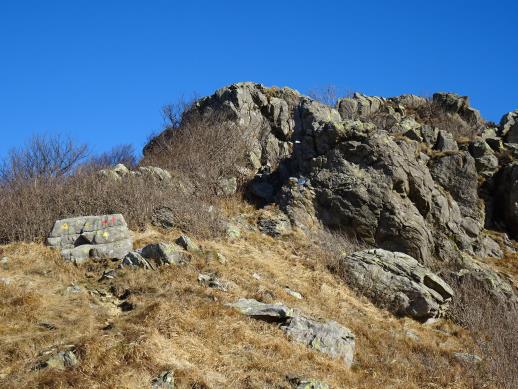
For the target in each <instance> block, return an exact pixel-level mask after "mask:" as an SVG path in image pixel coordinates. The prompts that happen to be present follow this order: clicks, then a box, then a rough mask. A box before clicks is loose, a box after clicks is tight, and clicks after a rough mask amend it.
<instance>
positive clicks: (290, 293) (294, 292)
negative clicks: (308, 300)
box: [284, 287, 303, 300]
mask: <svg viewBox="0 0 518 389" xmlns="http://www.w3.org/2000/svg"><path fill="white" fill-rule="evenodd" d="M284 291H285V292H286V293H288V294H289V295H290V296H291V297H294V298H296V299H297V300H302V299H303V297H302V295H301V294H300V293H299V292H296V291H294V290H291V289H290V288H288V287H285V288H284Z"/></svg>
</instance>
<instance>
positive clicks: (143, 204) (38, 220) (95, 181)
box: [0, 174, 222, 243]
mask: <svg viewBox="0 0 518 389" xmlns="http://www.w3.org/2000/svg"><path fill="white" fill-rule="evenodd" d="M160 207H167V208H169V209H170V210H171V212H172V214H173V215H174V218H175V226H176V227H178V228H180V229H183V230H185V231H187V232H191V233H193V234H196V235H199V236H214V235H217V234H219V233H221V230H222V227H221V225H220V223H221V222H220V218H221V216H220V215H219V214H218V213H217V212H216V211H215V210H214V209H211V208H210V206H209V205H207V204H205V203H204V202H202V201H201V200H200V199H198V198H197V197H195V196H190V195H188V194H184V193H182V192H181V191H179V190H178V189H177V188H176V187H174V186H172V185H167V184H163V183H160V182H157V181H155V180H146V179H144V178H141V177H127V178H125V179H124V180H122V181H115V180H109V179H101V178H100V177H99V176H98V175H96V174H78V175H76V176H72V177H56V178H52V179H36V180H33V181H31V182H30V183H29V182H26V181H16V182H11V183H10V184H9V185H6V186H4V187H3V188H2V196H1V197H0V212H1V213H2V223H0V243H7V242H13V241H34V240H36V241H41V240H44V239H45V238H46V237H47V235H48V233H49V231H50V229H51V228H52V225H53V224H54V222H55V221H56V220H58V219H61V218H65V217H74V216H81V215H95V214H110V213H122V214H123V215H124V217H125V218H126V220H127V222H128V224H129V226H130V228H131V229H134V230H138V229H142V228H144V227H145V225H146V224H148V223H149V222H150V221H151V218H152V215H153V212H154V210H155V209H157V208H160Z"/></svg>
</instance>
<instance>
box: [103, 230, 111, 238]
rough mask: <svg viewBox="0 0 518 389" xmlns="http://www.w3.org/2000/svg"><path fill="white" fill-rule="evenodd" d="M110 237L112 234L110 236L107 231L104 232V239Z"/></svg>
mask: <svg viewBox="0 0 518 389" xmlns="http://www.w3.org/2000/svg"><path fill="white" fill-rule="evenodd" d="M108 236H110V234H108V232H107V231H104V232H103V238H104V239H106V238H108Z"/></svg>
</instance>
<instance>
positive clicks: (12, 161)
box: [0, 134, 88, 183]
mask: <svg viewBox="0 0 518 389" xmlns="http://www.w3.org/2000/svg"><path fill="white" fill-rule="evenodd" d="M87 156H88V147H87V146H86V145H84V144H77V143H75V142H74V141H73V140H72V139H71V138H70V137H66V136H63V135H59V134H58V135H34V136H33V137H32V138H31V139H30V140H29V141H28V142H27V143H26V144H25V145H24V146H23V147H21V148H19V149H13V150H11V151H10V152H9V154H8V156H7V158H5V160H4V161H3V162H2V164H1V165H0V183H7V182H10V181H19V180H32V179H37V178H49V177H60V176H66V175H70V174H72V173H74V171H75V169H77V167H78V166H79V165H80V163H81V162H82V161H84V160H85V159H86V157H87Z"/></svg>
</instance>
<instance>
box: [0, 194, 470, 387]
mask: <svg viewBox="0 0 518 389" xmlns="http://www.w3.org/2000/svg"><path fill="white" fill-rule="evenodd" d="M223 208H226V209H227V210H228V211H229V213H230V214H234V213H235V214H238V213H240V214H241V217H242V218H245V219H246V218H248V219H249V220H254V219H255V218H256V217H257V215H256V214H255V211H253V210H252V209H251V208H250V207H249V206H243V207H242V208H240V207H239V206H236V204H235V203H234V204H233V205H232V204H231V203H230V202H229V201H227V204H226V207H225V206H224V207H223ZM179 233H180V232H179V231H172V232H170V233H168V234H166V235H164V234H162V233H160V232H158V231H154V230H147V231H146V232H144V233H141V234H137V235H136V240H135V245H136V246H141V245H143V244H145V243H148V242H156V241H173V240H174V239H175V238H176V237H177V236H178V234H179ZM197 238H198V242H199V243H201V244H202V247H203V248H204V249H205V250H206V251H210V250H217V251H219V252H221V253H222V254H224V255H225V256H226V258H227V259H228V262H227V264H221V263H219V262H216V261H209V260H207V258H205V257H204V256H199V257H195V258H194V260H193V261H192V263H191V264H190V265H188V266H184V267H163V268H161V269H160V270H159V271H156V272H153V271H144V270H124V271H121V272H119V274H118V276H117V277H116V278H115V279H113V280H108V281H102V282H101V281H99V278H100V275H101V274H102V271H103V270H105V269H106V268H114V267H115V266H116V264H115V263H111V262H100V263H88V264H85V265H81V266H73V265H70V264H66V263H63V262H62V260H61V259H60V258H59V256H58V255H57V254H56V253H55V252H53V251H51V250H50V249H47V248H45V247H43V246H41V245H38V244H12V245H7V246H2V247H1V248H0V256H7V257H9V264H8V268H7V269H5V270H4V271H3V272H2V277H3V278H4V279H10V280H11V282H10V283H9V284H8V285H5V280H4V281H3V282H0V298H1V301H2V302H3V304H2V305H1V306H0V318H1V320H0V342H1V344H2V347H0V366H1V368H0V379H1V380H0V386H1V387H6V388H18V387H20V388H21V387H23V388H33V387H41V388H44V387H49V388H67V387H74V388H142V387H149V382H150V380H151V378H152V377H153V376H155V375H156V374H158V373H159V372H160V371H162V370H164V369H168V368H172V369H174V370H175V375H176V377H177V381H178V387H180V388H195V387H196V388H289V387H290V386H289V384H288V381H287V379H286V375H288V374H295V375H298V376H304V377H312V378H320V379H322V380H324V381H326V382H328V383H329V384H330V385H331V386H332V387H333V388H345V387H351V388H372V387H376V386H377V387H387V388H388V387H393V388H438V387H441V388H468V387H472V385H471V383H470V382H469V381H468V380H466V379H465V378H464V377H466V376H467V375H466V374H465V369H466V368H465V366H462V365H461V364H460V363H458V362H456V361H455V359H454V358H453V357H452V352H454V351H470V350H472V349H473V347H474V344H472V342H471V341H470V338H469V337H468V334H467V333H466V332H465V331H464V330H462V329H461V328H460V327H457V326H455V325H452V324H451V323H448V322H444V321H443V322H439V323H438V324H436V325H434V326H423V325H421V324H418V323H416V322H414V321H412V320H410V319H396V318H394V317H393V316H392V315H390V314H389V313H387V312H385V311H382V310H379V309H377V308H375V307H374V306H373V305H372V304H370V303H369V302H368V301H367V300H366V299H364V298H359V297H358V296H357V295H355V294H354V293H353V292H351V291H350V290H349V289H347V288H346V287H345V286H344V284H343V282H341V281H340V280H339V278H338V277H335V276H333V275H332V274H330V272H329V271H328V269H327V262H326V260H327V259H326V258H322V257H321V255H322V253H323V251H320V252H319V251H316V250H315V247H314V243H313V242H311V241H308V240H307V239H306V238H305V237H304V236H303V235H299V234H298V233H293V234H292V235H291V236H287V237H285V238H283V239H273V238H271V237H269V236H266V235H262V234H259V233H258V232H255V231H246V230H243V231H242V237H241V238H240V239H239V240H236V241H233V242H227V241H224V240H202V239H199V237H197ZM209 271H211V272H215V273H217V274H218V276H219V277H220V278H222V279H223V280H226V281H229V282H232V283H234V284H235V286H234V287H233V288H232V289H231V290H230V292H228V293H225V292H222V291H218V290H214V289H208V288H206V287H205V286H203V285H200V284H199V283H198V282H197V275H198V273H199V272H209ZM253 273H256V274H258V275H260V277H261V279H260V280H258V279H256V278H254V277H253V276H252V274H253ZM72 284H73V285H78V286H80V288H81V292H79V293H70V292H66V289H67V287H68V286H70V285H72ZM286 286H287V287H289V288H290V289H292V290H296V291H298V292H300V293H302V295H303V296H304V299H303V300H296V299H294V298H293V297H291V296H290V295H289V294H287V293H286V291H285V290H284V288H285V287H286ZM126 290H128V291H129V297H126V299H127V301H129V302H131V303H133V304H134V305H135V309H134V310H132V311H129V312H122V311H121V310H120V309H119V308H118V307H117V305H118V304H119V303H120V302H121V301H122V300H119V299H118V298H117V296H118V297H122V296H121V295H123V294H124V291H126ZM240 297H248V298H256V299H258V300H261V301H265V302H274V301H275V302H276V301H282V302H284V303H286V304H288V305H289V306H292V307H297V308H299V309H301V310H303V311H305V312H307V313H309V314H311V315H313V316H315V317H320V318H326V319H332V320H336V321H338V322H339V323H341V324H343V325H345V326H347V327H349V328H351V329H352V330H353V332H354V333H355V334H356V335H357V352H356V361H355V364H354V365H353V368H352V369H351V370H348V369H347V368H345V367H344V366H343V365H342V364H341V362H340V361H338V360H334V359H332V358H329V357H327V356H325V355H323V354H319V353H317V352H314V351H311V350H309V349H307V348H306V347H303V346H301V345H299V344H296V343H293V342H290V341H289V340H288V339H287V338H286V337H285V335H284V334H283V333H282V331H280V330H279V329H278V328H277V327H276V326H274V325H272V324H268V323H264V322H261V321H257V320H253V319H249V318H246V317H244V316H241V315H240V314H238V313H237V312H236V311H234V310H233V309H231V308H228V307H226V306H225V304H226V303H229V302H233V301H235V300H236V299H238V298H240ZM41 323H50V324H52V325H53V326H54V327H55V329H52V330H49V329H48V328H46V327H44V326H42V324H41ZM408 331H412V332H413V333H414V334H415V335H417V336H418V337H419V340H414V339H413V338H410V337H408V336H407V335H406V333H407V332H408ZM68 344H73V345H75V346H76V347H77V353H78V354H79V357H80V360H81V363H80V365H79V366H78V367H76V368H72V369H70V370H67V371H65V372H57V371H53V370H51V369H43V370H39V371H31V368H32V367H33V366H34V365H35V363H36V362H37V360H38V358H39V354H40V352H41V351H42V350H46V349H50V348H52V347H55V346H63V345H68Z"/></svg>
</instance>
